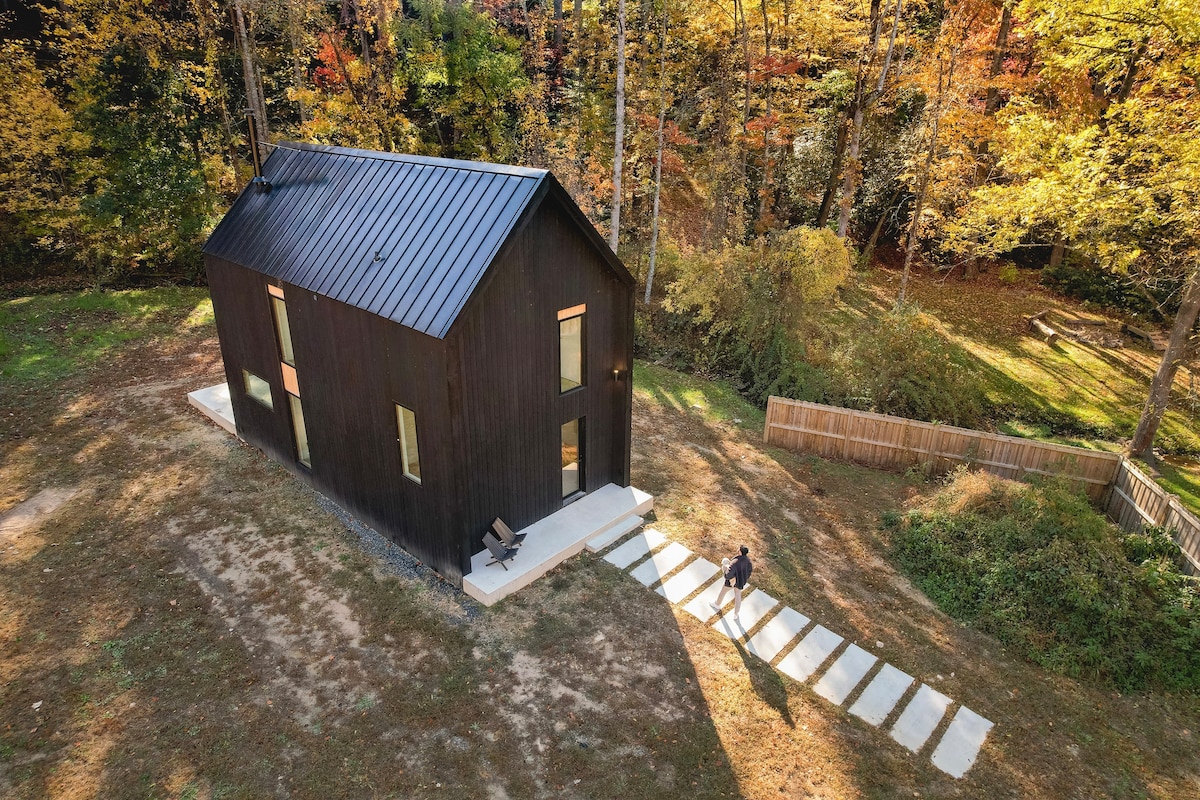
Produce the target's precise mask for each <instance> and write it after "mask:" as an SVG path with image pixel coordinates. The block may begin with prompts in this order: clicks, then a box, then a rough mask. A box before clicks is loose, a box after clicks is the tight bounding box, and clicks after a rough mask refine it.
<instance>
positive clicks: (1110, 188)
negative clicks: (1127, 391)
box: [948, 0, 1200, 457]
mask: <svg viewBox="0 0 1200 800" xmlns="http://www.w3.org/2000/svg"><path fill="white" fill-rule="evenodd" d="M1018 15H1019V16H1021V17H1022V18H1024V19H1025V20H1027V22H1028V27H1029V29H1030V30H1031V31H1034V32H1036V33H1037V35H1038V37H1039V40H1038V45H1037V47H1038V52H1039V54H1040V55H1041V58H1042V61H1043V68H1042V73H1041V75H1040V79H1039V82H1038V84H1037V85H1036V86H1035V87H1034V88H1033V90H1032V91H1030V92H1029V93H1027V94H1024V95H1022V96H1019V97H1015V98H1013V99H1012V101H1010V103H1009V105H1008V106H1007V107H1006V108H1005V109H1003V110H1002V111H1001V112H999V113H998V114H997V120H998V122H999V123H1000V125H1001V128H1000V130H999V131H998V133H997V139H996V142H995V145H996V147H995V150H996V152H998V153H1000V156H999V168H1000V170H1001V175H1002V180H1000V181H998V182H996V183H992V184H989V185H987V186H984V187H981V188H980V189H978V190H977V191H976V192H974V193H973V196H972V199H971V203H970V205H969V207H968V209H967V210H966V213H964V215H963V216H962V218H961V219H960V220H959V222H958V223H956V224H955V225H952V226H950V227H949V229H948V233H949V241H948V243H949V246H950V247H952V248H955V249H957V250H959V251H960V252H963V253H971V254H974V253H979V252H982V253H984V254H998V253H1004V252H1008V251H1011V250H1013V249H1015V248H1017V247H1021V246H1025V245H1028V244H1032V243H1037V242H1038V241H1039V240H1041V238H1042V237H1044V236H1046V235H1047V234H1049V235H1051V236H1061V237H1062V238H1063V239H1065V240H1066V241H1067V242H1069V243H1070V246H1071V247H1072V248H1074V249H1075V250H1076V251H1078V252H1079V253H1080V254H1082V255H1083V256H1085V257H1087V258H1089V259H1091V260H1094V261H1095V262H1097V263H1099V264H1101V265H1103V266H1106V267H1108V268H1110V269H1113V270H1116V271H1120V272H1130V271H1138V272H1141V273H1159V274H1162V273H1169V274H1172V275H1175V276H1177V277H1178V278H1180V279H1181V283H1182V285H1183V287H1184V289H1183V293H1182V296H1181V298H1180V300H1179V311H1178V313H1177V315H1176V318H1175V323H1174V326H1173V328H1172V332H1171V337H1170V341H1169V343H1168V346H1167V349H1166V352H1165V353H1164V356H1163V360H1162V362H1161V364H1160V366H1159V369H1158V370H1157V372H1156V374H1155V376H1154V378H1153V380H1152V382H1151V386H1150V392H1149V396H1148V398H1147V402H1146V405H1145V408H1144V409H1143V412H1142V417H1141V421H1140V422H1139V425H1138V430H1137V433H1136V434H1135V436H1134V440H1133V442H1132V443H1131V446H1130V450H1131V452H1133V453H1135V454H1137V455H1142V456H1147V457H1149V456H1150V455H1151V453H1152V451H1151V447H1152V445H1153V440H1154V435H1155V433H1156V432H1157V428H1158V425H1159V423H1160V421H1161V419H1162V415H1163V413H1164V412H1165V411H1166V408H1167V402H1168V399H1169V394H1170V387H1171V384H1172V382H1173V380H1174V377H1175V373H1176V371H1177V370H1178V367H1179V365H1180V364H1181V363H1182V362H1183V360H1184V359H1185V358H1186V356H1187V352H1188V338H1189V336H1190V334H1191V331H1192V329H1193V327H1194V325H1195V322H1196V317H1197V313H1198V312H1200V130H1198V129H1197V127H1196V124H1195V121H1196V119H1198V118H1200V92H1198V90H1197V86H1196V78H1195V76H1196V74H1197V73H1198V71H1200V8H1198V7H1197V6H1195V5H1194V4H1176V3H1167V4H1164V3H1159V2H1157V0H1121V2H1117V1H1116V0H1071V2H1066V0H1025V2H1023V3H1021V4H1020V5H1019V6H1018ZM1081 87H1086V89H1087V91H1080V88H1081ZM1051 98H1052V99H1053V102H1052V103H1049V102H1047V100H1049V99H1051Z"/></svg>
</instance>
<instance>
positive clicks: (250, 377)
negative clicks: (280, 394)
mask: <svg viewBox="0 0 1200 800" xmlns="http://www.w3.org/2000/svg"><path fill="white" fill-rule="evenodd" d="M242 382H243V383H244V384H245V386H246V394H248V395H250V396H251V397H253V398H254V399H255V400H257V401H258V402H260V403H262V404H263V405H264V406H266V407H267V408H269V409H271V410H272V411H274V410H275V405H274V404H273V403H272V402H271V384H269V383H267V382H266V381H264V380H263V379H262V378H260V377H258V376H257V375H255V374H253V373H251V372H247V371H246V370H242Z"/></svg>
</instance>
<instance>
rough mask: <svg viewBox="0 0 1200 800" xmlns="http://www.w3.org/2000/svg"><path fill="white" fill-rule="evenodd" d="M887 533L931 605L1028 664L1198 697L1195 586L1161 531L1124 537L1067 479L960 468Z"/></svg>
mask: <svg viewBox="0 0 1200 800" xmlns="http://www.w3.org/2000/svg"><path fill="white" fill-rule="evenodd" d="M888 527H889V528H890V530H891V533H892V547H893V552H894V554H895V557H896V559H897V560H898V562H899V564H900V565H901V567H902V568H903V569H904V571H905V572H907V573H908V574H909V575H910V576H911V577H912V578H913V580H914V581H915V582H916V583H917V585H919V586H920V587H921V589H922V590H923V591H925V593H926V594H927V595H929V597H930V598H931V599H932V600H933V601H934V602H936V603H937V604H938V606H939V607H941V608H942V609H943V610H944V611H946V612H947V613H948V614H950V615H951V616H953V617H955V618H957V619H960V620H962V621H964V622H967V623H970V624H972V625H974V626H976V627H978V628H980V629H981V630H984V631H987V632H989V633H991V634H993V635H994V636H996V637H997V638H998V639H1000V641H1002V642H1004V643H1006V644H1008V645H1010V646H1012V647H1015V648H1017V649H1018V650H1020V651H1021V652H1022V653H1023V654H1024V655H1026V656H1027V657H1028V658H1029V659H1030V660H1032V661H1034V662H1035V663H1038V664H1041V665H1042V666H1044V667H1046V668H1048V669H1051V670H1054V671H1056V672H1061V673H1064V674H1067V675H1071V676H1073V677H1079V678H1085V679H1090V680H1095V681H1098V682H1101V683H1104V684H1106V685H1109V686H1113V687H1116V688H1119V689H1122V690H1130V689H1141V688H1147V687H1151V686H1161V687H1164V688H1168V689H1186V690H1190V691H1200V588H1198V584H1197V582H1196V581H1195V580H1194V579H1191V578H1188V577H1186V576H1183V575H1181V574H1180V573H1179V571H1178V570H1177V569H1176V567H1175V565H1174V563H1173V562H1172V559H1171V558H1170V557H1169V555H1170V554H1171V552H1172V551H1171V548H1170V547H1168V546H1167V544H1166V542H1165V541H1164V537H1165V534H1164V533H1163V532H1161V531H1149V532H1148V533H1147V534H1145V535H1142V536H1140V537H1138V538H1135V539H1131V538H1130V536H1129V535H1127V534H1124V533H1122V532H1121V531H1120V530H1118V529H1117V528H1116V527H1115V526H1113V525H1111V524H1109V523H1108V522H1106V521H1105V520H1104V519H1103V518H1102V517H1101V516H1100V515H1099V514H1098V513H1097V512H1096V511H1095V510H1093V509H1092V508H1091V507H1090V506H1089V505H1088V503H1087V500H1086V498H1085V497H1084V496H1083V495H1082V494H1080V493H1078V492H1077V491H1074V490H1073V489H1072V488H1071V487H1070V486H1069V485H1068V484H1066V483H1059V482H1046V483H1042V484H1040V485H1029V484H1021V483H1015V482H1013V481H1007V480H1004V479H1002V478H997V477H994V476H990V475H986V474H982V473H971V472H967V471H965V470H960V471H959V472H957V473H955V474H954V475H953V476H952V478H951V480H950V481H949V482H948V483H947V485H946V486H945V487H944V488H943V489H942V490H941V491H940V492H939V493H938V494H937V495H936V496H935V497H934V498H933V499H932V500H930V501H929V502H928V503H927V504H926V505H925V506H924V507H922V508H921V509H918V510H915V511H912V512H910V513H908V514H906V515H901V516H893V517H890V518H889V520H888Z"/></svg>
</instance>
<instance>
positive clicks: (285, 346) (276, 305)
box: [271, 294, 296, 367]
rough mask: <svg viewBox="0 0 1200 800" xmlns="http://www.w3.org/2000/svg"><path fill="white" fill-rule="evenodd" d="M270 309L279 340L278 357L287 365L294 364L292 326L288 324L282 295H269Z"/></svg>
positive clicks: (292, 365) (285, 305) (291, 365)
mask: <svg viewBox="0 0 1200 800" xmlns="http://www.w3.org/2000/svg"><path fill="white" fill-rule="evenodd" d="M271 309H272V311H273V312H274V315H275V337H276V339H278V341H279V358H280V360H281V361H283V363H285V364H287V365H288V366H289V367H294V366H296V354H295V353H294V352H293V351H292V326H291V325H290V324H288V313H287V304H286V303H284V302H283V298H282V297H276V296H275V295H273V294H272V295H271Z"/></svg>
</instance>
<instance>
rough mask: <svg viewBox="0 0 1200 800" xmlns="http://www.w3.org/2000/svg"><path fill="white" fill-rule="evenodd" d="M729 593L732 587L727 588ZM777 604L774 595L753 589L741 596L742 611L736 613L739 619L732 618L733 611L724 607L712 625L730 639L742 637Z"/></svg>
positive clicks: (731, 592) (731, 591)
mask: <svg viewBox="0 0 1200 800" xmlns="http://www.w3.org/2000/svg"><path fill="white" fill-rule="evenodd" d="M729 594H731V595H732V594H733V590H732V589H730V590H729ZM777 605H779V601H778V600H776V599H775V598H774V597H771V595H769V594H767V593H766V592H760V591H758V590H757V589H753V590H751V591H750V592H748V593H746V594H745V595H743V596H742V612H741V614H739V615H738V616H739V617H740V619H734V616H733V611H732V610H731V609H726V610H725V614H724V616H722V617H721V618H720V619H719V620H717V621H716V623H715V624H714V625H713V627H714V628H716V629H717V630H718V631H720V632H721V633H723V634H725V635H726V636H728V637H729V638H730V639H733V640H735V641H736V640H738V639H743V638H745V637H746V634H748V633H749V632H750V629H751V628H753V627H754V626H755V625H757V624H758V623H759V621H760V620H761V619H763V617H765V616H767V614H769V613H771V610H772V609H774V608H775V606H777Z"/></svg>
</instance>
